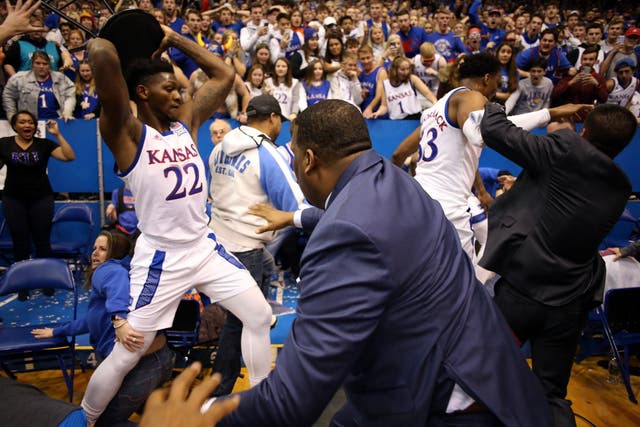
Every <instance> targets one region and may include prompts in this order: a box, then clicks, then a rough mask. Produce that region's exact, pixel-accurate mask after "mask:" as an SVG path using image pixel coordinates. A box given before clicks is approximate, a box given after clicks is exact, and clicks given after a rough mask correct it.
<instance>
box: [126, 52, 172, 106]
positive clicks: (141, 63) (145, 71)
mask: <svg viewBox="0 0 640 427" xmlns="http://www.w3.org/2000/svg"><path fill="white" fill-rule="evenodd" d="M160 73H171V74H173V67H172V66H171V64H169V63H168V62H166V61H165V60H163V59H160V58H154V59H150V58H138V59H136V60H135V61H133V62H132V63H131V64H129V66H128V67H127V71H126V73H125V74H126V76H125V80H126V82H127V89H128V90H129V99H131V100H134V101H135V99H136V87H137V86H138V85H139V84H144V82H145V81H146V80H147V79H148V78H149V77H151V76H154V75H156V74H160Z"/></svg>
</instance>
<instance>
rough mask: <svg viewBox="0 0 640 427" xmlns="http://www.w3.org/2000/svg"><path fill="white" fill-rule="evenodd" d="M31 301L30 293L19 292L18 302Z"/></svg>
mask: <svg viewBox="0 0 640 427" xmlns="http://www.w3.org/2000/svg"><path fill="white" fill-rule="evenodd" d="M28 299H29V291H18V301H26V300H28Z"/></svg>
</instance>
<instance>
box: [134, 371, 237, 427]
mask: <svg viewBox="0 0 640 427" xmlns="http://www.w3.org/2000/svg"><path fill="white" fill-rule="evenodd" d="M200 369H201V366H200V363H198V362H195V363H193V364H192V365H190V366H189V367H188V368H186V369H185V370H184V371H182V373H181V374H180V375H179V376H178V377H177V378H176V379H175V380H174V381H173V384H171V387H170V388H169V389H166V388H165V389H160V390H156V391H154V392H153V393H152V394H151V396H149V399H148V400H147V404H146V405H145V408H144V413H143V414H142V418H141V419H140V427H176V426H185V427H212V426H215V425H216V424H217V423H218V421H220V420H221V419H222V418H224V417H225V416H226V415H227V414H229V413H231V412H232V411H233V410H235V409H236V408H237V407H238V403H240V397H239V396H235V397H232V398H230V399H225V400H222V401H216V402H214V403H213V405H211V407H210V408H209V409H208V410H207V411H206V412H205V413H204V414H201V413H200V407H201V406H202V404H203V403H204V401H205V400H206V399H207V398H208V397H209V394H210V393H211V392H212V391H213V390H214V389H215V388H216V387H217V386H218V384H219V383H220V375H219V374H215V375H213V376H210V377H207V378H205V379H204V380H203V381H202V382H201V383H200V384H198V385H197V386H196V387H194V388H193V390H191V393H189V389H190V388H191V385H192V384H193V380H194V379H195V378H196V376H197V375H198V374H199V373H200Z"/></svg>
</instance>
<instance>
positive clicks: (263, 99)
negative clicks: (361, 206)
mask: <svg viewBox="0 0 640 427" xmlns="http://www.w3.org/2000/svg"><path fill="white" fill-rule="evenodd" d="M282 120H285V119H284V118H283V116H282V113H281V109H280V105H279V104H278V101H277V100H276V99H275V98H274V97H272V96H271V95H260V96H257V97H254V98H252V99H251V101H250V102H249V105H248V106H247V125H246V126H240V127H239V128H236V129H234V130H232V131H231V132H229V133H228V134H226V135H225V137H224V138H223V140H222V142H221V143H219V144H217V145H216V146H215V148H214V149H213V151H212V152H211V156H210V157H209V168H210V171H211V184H210V193H209V194H210V196H211V199H213V202H212V204H211V221H210V222H209V227H211V228H212V229H213V231H214V232H215V234H216V239H217V240H218V241H219V242H220V243H222V244H223V245H224V247H225V248H227V249H228V250H229V251H231V252H232V253H233V254H234V255H235V256H236V257H237V258H238V259H239V260H240V262H242V263H243V264H244V265H245V267H246V268H247V270H249V272H250V273H251V275H252V276H253V278H254V279H255V281H256V282H257V283H258V286H260V288H261V289H262V292H263V293H264V295H265V297H266V296H267V291H268V289H269V283H270V277H271V272H272V266H273V259H272V257H271V255H270V254H269V252H268V251H267V250H266V249H265V248H264V246H265V244H266V243H269V242H270V241H271V240H272V239H273V237H274V233H273V232H267V233H262V234H256V233H255V230H256V229H257V228H258V227H260V226H263V225H264V224H265V220H263V219H262V218H259V217H257V216H254V215H250V214H249V213H248V210H249V207H250V206H252V205H254V204H256V203H269V204H271V205H273V206H274V207H275V208H277V209H280V210H284V211H295V210H298V209H299V208H301V207H303V205H302V202H303V199H304V196H303V195H302V191H301V190H300V187H299V186H298V183H297V181H296V179H295V176H294V175H293V171H292V170H291V168H290V166H289V165H288V163H287V162H286V161H285V160H284V158H283V157H282V155H281V154H280V153H279V152H278V151H277V149H276V148H277V147H276V145H275V143H274V141H275V140H276V139H277V138H278V135H279V134H280V128H281V125H282ZM241 333H242V322H240V321H239V320H238V318H236V317H235V316H233V315H232V314H231V313H228V314H227V321H226V323H225V325H224V328H223V330H222V334H221V337H220V344H219V351H218V354H217V355H216V360H215V364H214V366H213V369H214V371H215V372H220V373H221V374H222V381H221V383H220V386H219V387H218V389H217V390H216V392H215V393H214V394H215V395H217V396H220V395H224V394H229V393H231V390H232V389H233V385H234V383H235V381H236V378H237V377H238V375H239V373H240V355H241V352H240V336H241Z"/></svg>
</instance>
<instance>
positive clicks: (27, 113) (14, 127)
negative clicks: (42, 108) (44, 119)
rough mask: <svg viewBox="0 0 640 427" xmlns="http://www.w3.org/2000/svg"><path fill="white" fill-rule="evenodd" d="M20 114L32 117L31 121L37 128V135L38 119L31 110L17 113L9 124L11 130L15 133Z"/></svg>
mask: <svg viewBox="0 0 640 427" xmlns="http://www.w3.org/2000/svg"><path fill="white" fill-rule="evenodd" d="M20 114H26V115H27V116H29V117H31V120H33V124H34V125H35V126H36V134H37V133H38V118H37V117H36V115H35V114H33V113H32V112H31V111H29V110H20V111H16V113H15V114H14V115H13V116H11V120H9V124H11V129H13V130H14V131H15V130H16V122H17V121H18V116H19V115H20Z"/></svg>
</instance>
